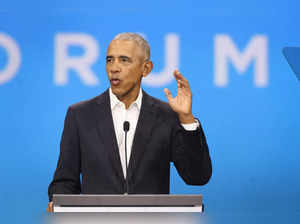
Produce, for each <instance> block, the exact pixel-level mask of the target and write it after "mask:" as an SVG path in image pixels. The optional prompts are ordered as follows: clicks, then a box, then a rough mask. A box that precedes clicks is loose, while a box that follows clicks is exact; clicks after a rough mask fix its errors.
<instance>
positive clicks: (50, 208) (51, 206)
mask: <svg viewBox="0 0 300 224" xmlns="http://www.w3.org/2000/svg"><path fill="white" fill-rule="evenodd" d="M47 212H53V201H50V202H49V203H48V208H47Z"/></svg>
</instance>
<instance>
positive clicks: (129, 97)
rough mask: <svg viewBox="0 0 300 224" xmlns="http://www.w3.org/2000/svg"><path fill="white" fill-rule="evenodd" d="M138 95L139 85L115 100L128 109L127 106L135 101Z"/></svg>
mask: <svg viewBox="0 0 300 224" xmlns="http://www.w3.org/2000/svg"><path fill="white" fill-rule="evenodd" d="M139 93H140V85H138V86H136V87H134V88H132V89H130V90H128V91H127V92H126V93H125V94H123V95H122V96H117V98H118V99H119V100H120V101H121V102H122V103H124V104H125V108H126V109H128V108H129V106H130V105H131V104H132V103H133V102H134V101H135V100H136V99H137V97H138V95H139Z"/></svg>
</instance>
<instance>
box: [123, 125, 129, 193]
mask: <svg viewBox="0 0 300 224" xmlns="http://www.w3.org/2000/svg"><path fill="white" fill-rule="evenodd" d="M129 126H130V125H129V122H128V121H124V123H123V130H124V131H125V165H126V166H125V167H126V178H125V180H126V193H127V194H128V192H129V184H128V179H127V176H128V167H127V132H128V131H129Z"/></svg>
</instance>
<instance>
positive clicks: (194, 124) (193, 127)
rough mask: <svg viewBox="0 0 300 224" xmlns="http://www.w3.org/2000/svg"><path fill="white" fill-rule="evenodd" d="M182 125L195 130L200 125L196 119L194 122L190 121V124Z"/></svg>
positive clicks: (186, 128)
mask: <svg viewBox="0 0 300 224" xmlns="http://www.w3.org/2000/svg"><path fill="white" fill-rule="evenodd" d="M181 125H182V127H183V128H184V129H185V130H186V131H195V130H197V128H198V127H199V125H200V124H199V121H198V120H196V119H195V122H194V123H190V124H181Z"/></svg>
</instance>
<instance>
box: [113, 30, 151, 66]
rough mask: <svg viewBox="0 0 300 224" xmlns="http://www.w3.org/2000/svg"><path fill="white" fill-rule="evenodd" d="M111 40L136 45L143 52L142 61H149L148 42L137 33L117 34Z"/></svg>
mask: <svg viewBox="0 0 300 224" xmlns="http://www.w3.org/2000/svg"><path fill="white" fill-rule="evenodd" d="M113 40H132V41H135V42H136V43H137V45H138V46H139V47H140V48H141V50H142V51H143V52H144V60H145V61H148V60H150V46H149V44H148V42H147V41H146V40H145V39H144V38H143V37H142V36H141V35H139V34H137V33H129V32H126V33H119V34H117V35H116V36H115V37H114V39H113Z"/></svg>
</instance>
